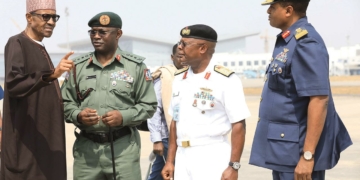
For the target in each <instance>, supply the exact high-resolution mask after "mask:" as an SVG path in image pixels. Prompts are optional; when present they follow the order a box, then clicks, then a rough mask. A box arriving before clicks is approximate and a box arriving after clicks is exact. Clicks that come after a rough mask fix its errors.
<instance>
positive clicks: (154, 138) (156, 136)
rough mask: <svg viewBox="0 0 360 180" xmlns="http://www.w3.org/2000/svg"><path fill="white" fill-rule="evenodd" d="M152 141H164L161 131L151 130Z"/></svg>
mask: <svg viewBox="0 0 360 180" xmlns="http://www.w3.org/2000/svg"><path fill="white" fill-rule="evenodd" d="M150 139H151V142H153V143H154V142H159V141H162V139H161V134H160V132H150Z"/></svg>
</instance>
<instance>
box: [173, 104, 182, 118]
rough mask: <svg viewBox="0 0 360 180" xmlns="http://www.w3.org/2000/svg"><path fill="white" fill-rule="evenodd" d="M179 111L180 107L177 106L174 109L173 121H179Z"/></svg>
mask: <svg viewBox="0 0 360 180" xmlns="http://www.w3.org/2000/svg"><path fill="white" fill-rule="evenodd" d="M179 111H180V105H179V104H177V105H175V106H174V108H173V120H174V121H179Z"/></svg>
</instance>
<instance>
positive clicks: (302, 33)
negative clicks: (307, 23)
mask: <svg viewBox="0 0 360 180" xmlns="http://www.w3.org/2000/svg"><path fill="white" fill-rule="evenodd" d="M308 33H309V32H308V31H307V30H306V29H304V28H297V29H296V34H295V39H296V40H299V39H300V38H302V37H304V36H305V35H307V34H308Z"/></svg>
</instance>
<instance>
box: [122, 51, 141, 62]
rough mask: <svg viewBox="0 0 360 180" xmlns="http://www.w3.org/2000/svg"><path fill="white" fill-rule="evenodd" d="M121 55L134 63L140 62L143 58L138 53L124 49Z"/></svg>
mask: <svg viewBox="0 0 360 180" xmlns="http://www.w3.org/2000/svg"><path fill="white" fill-rule="evenodd" d="M121 56H122V57H124V58H126V59H128V60H130V61H133V62H136V63H141V62H143V61H144V60H145V58H144V57H141V56H138V55H135V54H132V53H129V52H126V51H122V52H121Z"/></svg>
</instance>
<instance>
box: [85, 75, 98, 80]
mask: <svg viewBox="0 0 360 180" xmlns="http://www.w3.org/2000/svg"><path fill="white" fill-rule="evenodd" d="M86 79H96V75H91V76H86Z"/></svg>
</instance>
